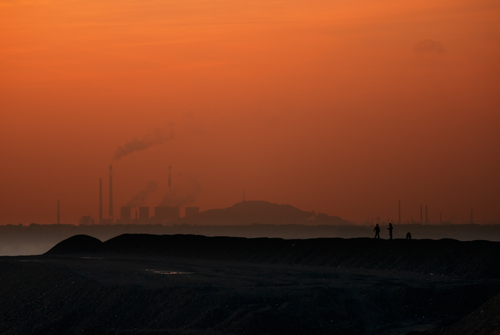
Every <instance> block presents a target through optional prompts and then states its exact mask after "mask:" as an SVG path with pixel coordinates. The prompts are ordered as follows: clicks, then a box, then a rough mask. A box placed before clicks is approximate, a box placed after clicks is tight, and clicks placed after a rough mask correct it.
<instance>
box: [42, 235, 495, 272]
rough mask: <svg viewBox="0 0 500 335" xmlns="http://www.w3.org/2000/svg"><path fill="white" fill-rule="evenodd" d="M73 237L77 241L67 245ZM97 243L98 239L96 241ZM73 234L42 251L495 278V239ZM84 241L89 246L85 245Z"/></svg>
mask: <svg viewBox="0 0 500 335" xmlns="http://www.w3.org/2000/svg"><path fill="white" fill-rule="evenodd" d="M73 241H75V242H76V243H77V244H76V245H73V244H72V243H73ZM97 241H98V240H97ZM97 241H95V239H93V238H90V237H89V238H88V239H84V238H83V237H81V236H78V237H77V236H75V237H72V238H70V239H68V240H65V241H63V242H61V243H59V244H58V245H56V247H54V248H52V249H51V250H49V251H48V252H47V254H48V255H57V254H70V253H82V252H87V253H91V252H97V251H98V250H101V252H105V253H117V254H128V255H161V256H168V257H184V258H194V259H204V260H225V261H239V262H251V263H276V264H300V265H308V266H330V267H332V266H334V267H337V266H341V267H346V268H364V269H379V270H398V271H410V272H419V273H426V274H429V273H433V274H441V275H455V276H463V277H468V278H500V266H499V265H500V243H498V242H489V241H472V242H461V241H457V240H451V239H442V240H437V241H436V240H405V239H396V240H378V239H377V240H375V239H370V238H355V239H341V238H319V239H305V240H284V239H280V238H253V239H248V238H239V237H206V236H200V235H148V234H124V235H120V236H117V237H114V238H112V239H110V240H108V241H106V242H104V243H102V249H99V246H100V245H99V243H98V242H97ZM85 243H88V246H89V248H88V249H85V248H84V247H85Z"/></svg>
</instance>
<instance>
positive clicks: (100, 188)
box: [99, 178, 102, 223]
mask: <svg viewBox="0 0 500 335" xmlns="http://www.w3.org/2000/svg"><path fill="white" fill-rule="evenodd" d="M99 223H102V178H99Z"/></svg>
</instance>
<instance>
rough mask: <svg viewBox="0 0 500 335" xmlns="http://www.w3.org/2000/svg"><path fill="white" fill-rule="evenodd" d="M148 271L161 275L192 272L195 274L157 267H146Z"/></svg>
mask: <svg viewBox="0 0 500 335" xmlns="http://www.w3.org/2000/svg"><path fill="white" fill-rule="evenodd" d="M146 271H148V272H152V273H156V274H159V275H190V274H193V272H183V271H165V270H155V269H146Z"/></svg>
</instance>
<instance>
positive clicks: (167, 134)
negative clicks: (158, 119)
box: [113, 125, 174, 160]
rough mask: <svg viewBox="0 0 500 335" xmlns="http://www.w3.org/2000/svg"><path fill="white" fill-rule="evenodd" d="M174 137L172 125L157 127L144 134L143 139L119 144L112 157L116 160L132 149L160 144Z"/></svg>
mask: <svg viewBox="0 0 500 335" xmlns="http://www.w3.org/2000/svg"><path fill="white" fill-rule="evenodd" d="M173 137H174V130H173V125H169V127H168V129H167V130H162V129H160V128H157V129H155V130H154V132H153V133H151V134H149V135H146V136H145V137H144V138H143V139H141V140H138V139H135V138H134V139H133V140H132V141H130V142H127V143H125V144H124V145H120V146H119V147H118V149H116V152H115V155H114V157H113V158H114V159H115V160H118V159H120V158H122V157H125V156H127V155H128V154H131V153H132V152H134V151H141V150H145V149H147V148H149V147H151V146H153V145H156V144H162V143H163V142H165V141H168V140H171V139H172V138H173Z"/></svg>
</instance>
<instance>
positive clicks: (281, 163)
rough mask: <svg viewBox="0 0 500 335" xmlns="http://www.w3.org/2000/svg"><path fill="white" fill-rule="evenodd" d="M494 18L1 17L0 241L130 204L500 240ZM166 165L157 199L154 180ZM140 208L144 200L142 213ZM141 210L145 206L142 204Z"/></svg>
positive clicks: (226, 13)
mask: <svg viewBox="0 0 500 335" xmlns="http://www.w3.org/2000/svg"><path fill="white" fill-rule="evenodd" d="M499 17H500V3H499V2H498V1H493V0H474V1H472V0H468V1H461V0H459V1H448V0H445V1H439V2H436V1H427V0H424V1H413V0H411V1H405V2H401V1H395V0H384V1H377V2H373V1H367V0H358V1H335V2H328V1H302V0H300V1H294V2H282V1H237V2H234V1H200V0H192V1H187V2H186V1H182V2H174V1H157V0H151V1H141V2H135V1H119V2H118V1H114V0H111V1H106V2H102V1H95V0H90V1H81V0H75V1H62V0H60V1H56V0H47V1H6V0H0V115H1V117H2V125H3V127H2V131H1V132H0V143H1V144H0V160H1V162H2V165H1V166H2V167H1V172H2V173H0V199H1V205H0V212H1V215H0V224H9V223H11V224H17V223H18V222H20V223H23V224H30V223H31V222H37V223H41V224H47V223H55V222H56V220H57V218H56V208H57V207H56V206H57V199H60V202H61V222H63V223H77V222H78V219H79V218H80V217H81V216H82V215H91V216H92V217H94V218H97V217H98V194H99V193H98V192H99V191H98V187H99V178H102V179H103V184H104V189H103V191H104V195H105V196H104V208H105V215H107V201H108V200H107V187H108V186H107V185H108V184H107V183H108V179H107V178H108V167H109V165H110V164H113V170H114V175H113V178H114V179H113V181H114V205H115V216H116V213H119V206H123V205H125V204H127V203H129V202H130V201H132V200H133V199H139V202H140V204H141V205H144V206H150V207H154V206H157V205H159V204H164V203H168V202H169V201H180V200H183V201H184V204H186V205H193V206H199V207H200V209H201V210H202V211H203V210H207V209H210V208H225V207H229V206H231V205H233V204H234V203H236V202H239V201H241V199H242V195H243V192H245V194H246V198H247V200H266V201H270V202H272V203H279V204H292V205H294V206H296V207H298V208H300V209H303V210H306V211H315V212H316V213H327V214H329V215H336V216H339V217H341V218H343V219H346V220H350V221H352V222H364V221H365V220H366V219H367V218H368V217H371V218H374V217H378V216H380V217H381V218H382V220H387V219H388V218H390V219H393V220H395V221H397V216H398V201H401V206H402V221H403V222H407V221H408V220H411V219H412V218H413V219H414V220H415V221H419V220H420V205H421V204H422V205H424V206H425V205H428V207H429V220H430V221H431V222H439V214H440V213H442V219H443V221H447V220H450V219H451V221H452V223H468V222H470V213H471V209H473V210H474V221H475V222H478V223H498V222H499V221H500V206H499V205H498V204H499V202H500V175H499V174H498V171H500V155H499V152H500V151H499V149H500V147H499V144H500V135H499V132H498V128H499V125H500V113H499V110H500V95H499V94H498V92H499V91H500V80H499V78H500V62H499V61H498V60H499V59H500V20H499V19H498V18H499ZM168 166H172V186H171V188H169V187H168V177H167V171H168ZM138 196H139V198H138ZM141 196H142V197H141Z"/></svg>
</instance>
